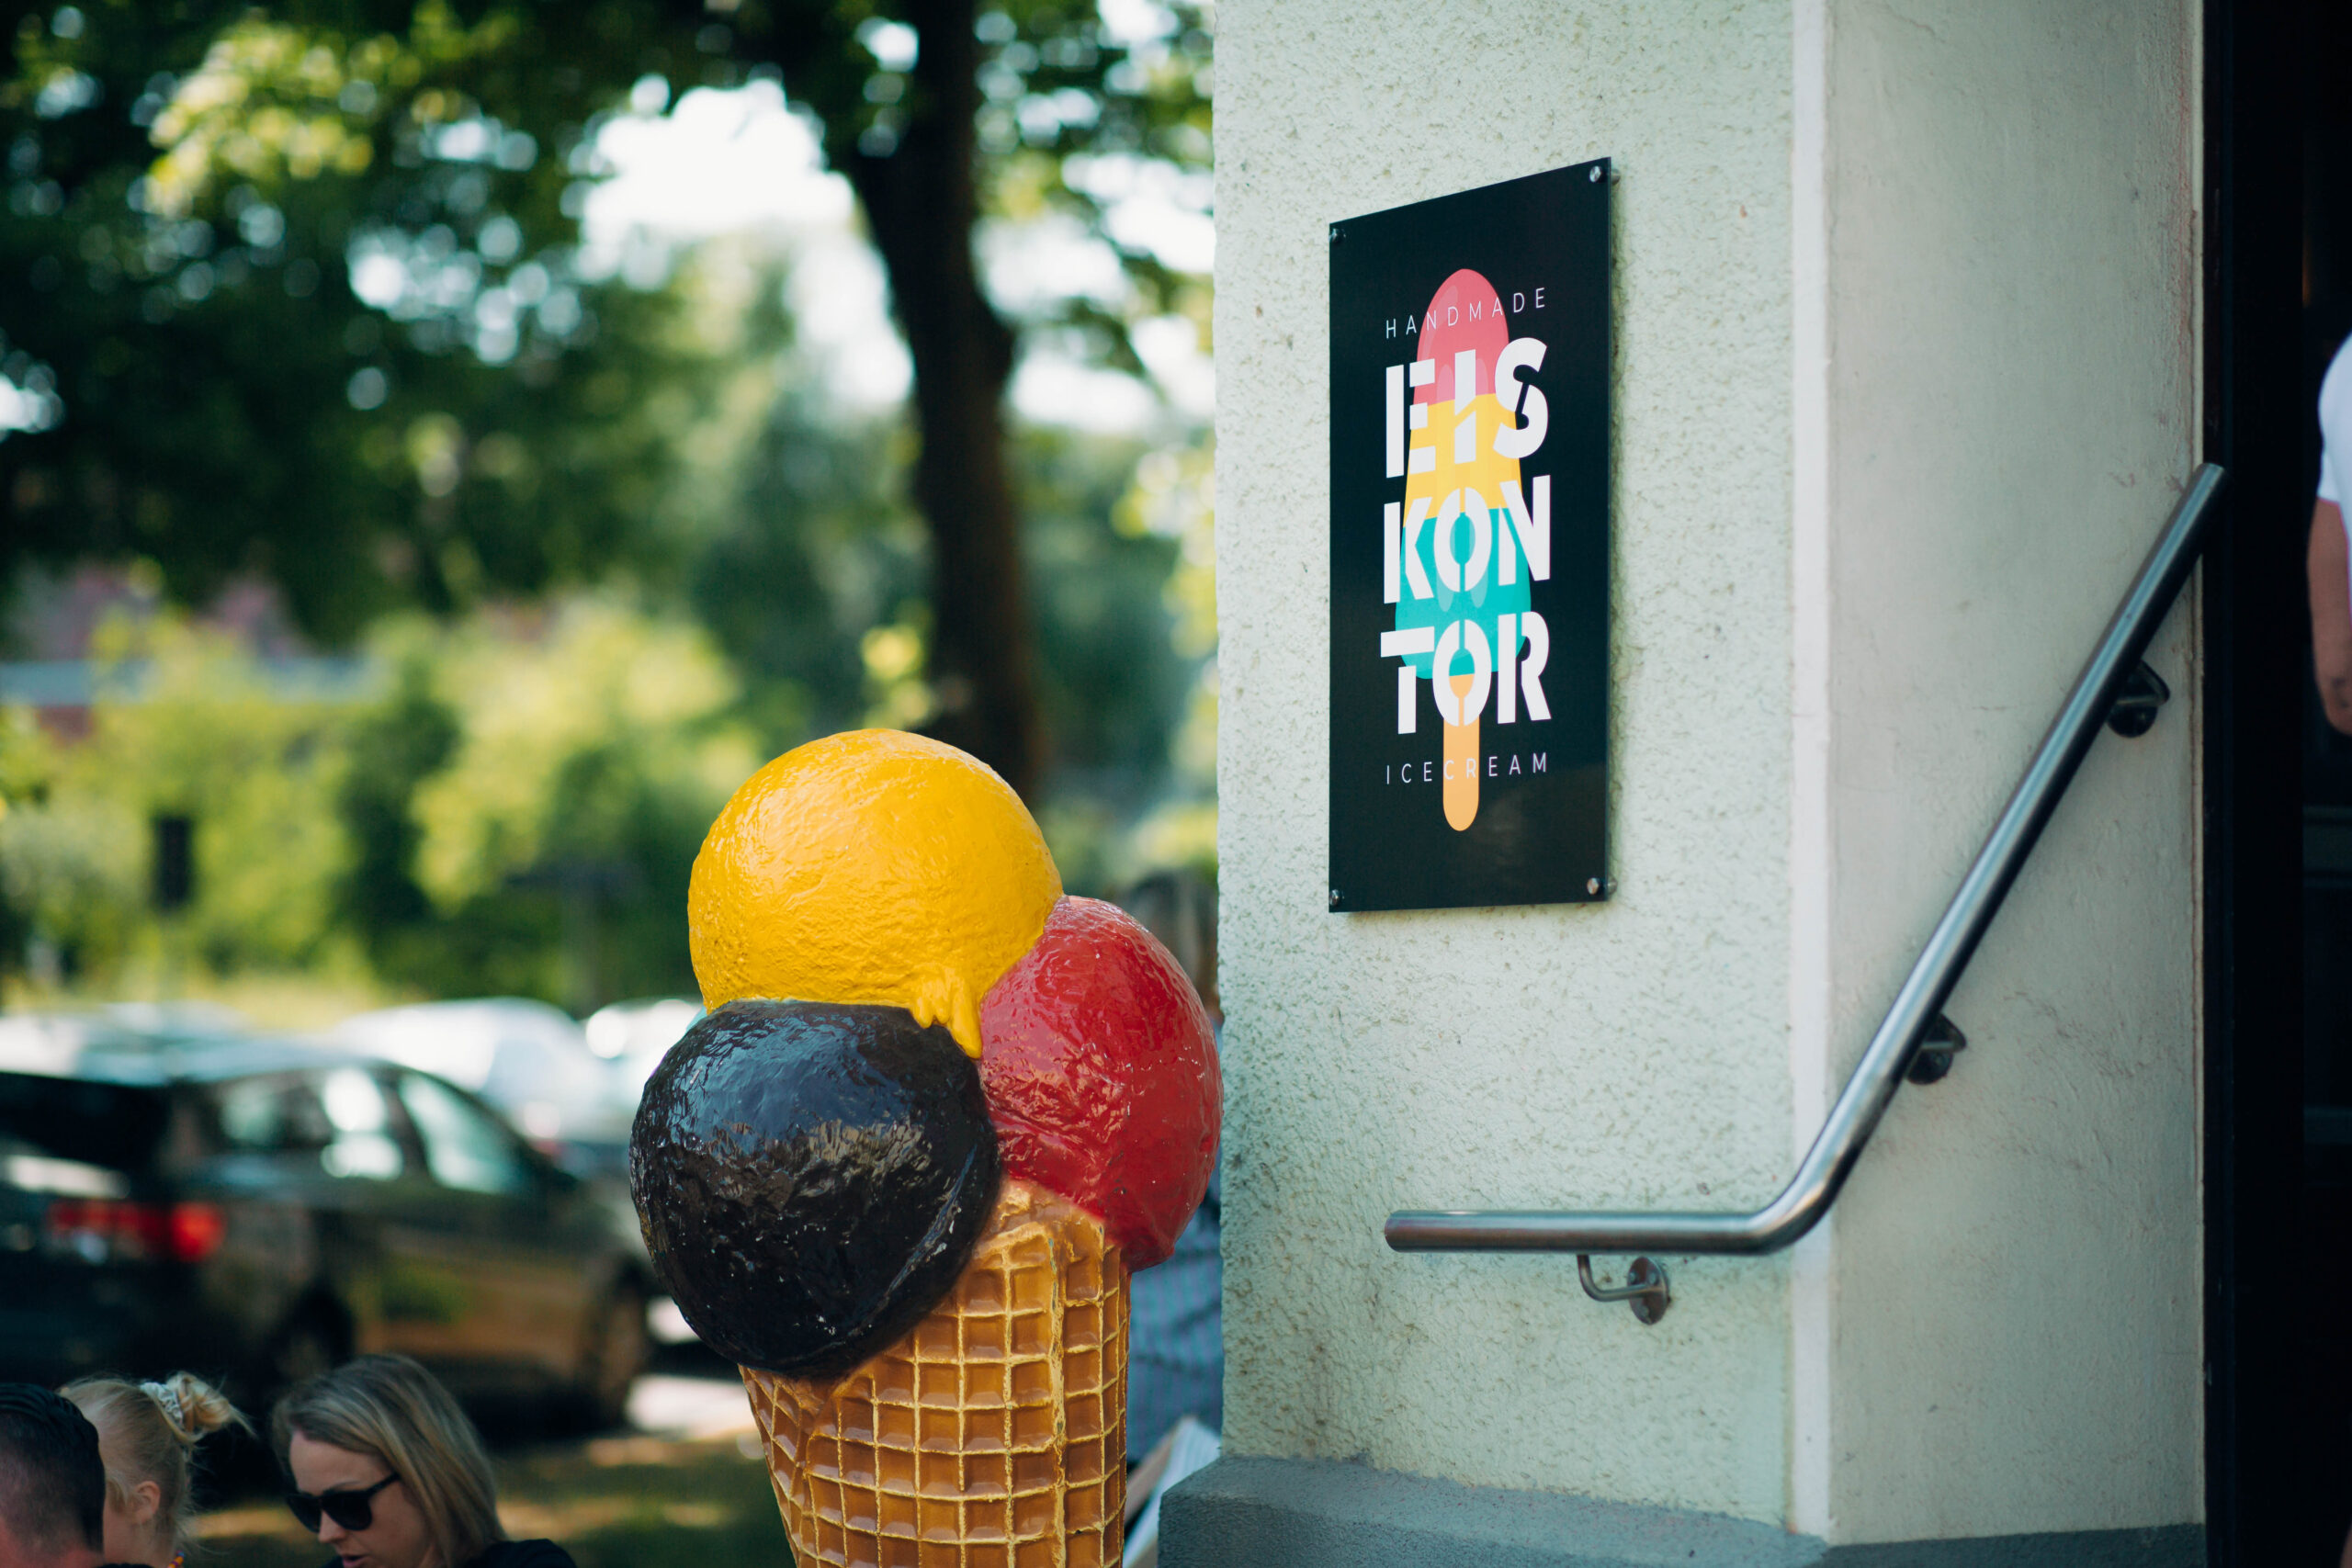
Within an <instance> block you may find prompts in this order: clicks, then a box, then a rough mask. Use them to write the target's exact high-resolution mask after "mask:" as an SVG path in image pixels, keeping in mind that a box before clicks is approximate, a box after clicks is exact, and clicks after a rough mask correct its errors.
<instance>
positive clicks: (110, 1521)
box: [58, 1372, 253, 1564]
mask: <svg viewBox="0 0 2352 1568" xmlns="http://www.w3.org/2000/svg"><path fill="white" fill-rule="evenodd" d="M58 1392H59V1393H62V1394H63V1395H64V1396H65V1397H66V1398H67V1399H69V1400H71V1401H73V1403H74V1404H75V1405H76V1406H78V1407H79V1408H80V1410H81V1412H82V1414H83V1415H85V1416H88V1417H89V1418H90V1425H91V1426H93V1427H96V1428H97V1429H98V1455H99V1457H100V1458H101V1459H102V1460H104V1461H106V1473H107V1516H106V1554H107V1562H148V1563H156V1564H161V1563H165V1562H170V1561H171V1560H172V1554H173V1553H174V1552H175V1551H182V1550H185V1549H186V1547H187V1542H188V1540H189V1537H190V1534H191V1532H192V1529H193V1528H194V1526H195V1523H196V1499H195V1496H194V1495H193V1494H194V1487H193V1486H192V1485H191V1483H192V1482H193V1481H194V1479H195V1470H196V1463H195V1461H196V1445H197V1444H198V1443H200V1442H202V1441H203V1440H204V1439H205V1438H208V1437H209V1436H211V1434H213V1433H215V1432H217V1431H219V1430H220V1428H221V1427H227V1426H231V1425H232V1424H233V1425H235V1426H239V1427H244V1428H245V1429H246V1430H247V1431H251V1430H252V1429H253V1427H252V1426H251V1424H250V1423H248V1422H247V1421H246V1420H245V1418H244V1417H243V1416H240V1415H239V1414H237V1407H236V1406H235V1405H233V1404H230V1403H229V1401H228V1400H227V1399H226V1398H225V1397H223V1396H222V1394H221V1393H220V1391H219V1390H217V1389H215V1388H213V1387H212V1386H211V1385H210V1384H209V1383H207V1382H204V1381H203V1380H202V1379H200V1378H197V1377H193V1376H191V1375H190V1374H188V1373H187V1372H174V1373H173V1374H172V1375H171V1376H170V1377H168V1378H165V1379H164V1381H163V1382H130V1381H129V1380H128V1379H125V1378H83V1379H81V1380H79V1381H78V1382H70V1383H67V1384H66V1385H65V1386H64V1387H63V1388H62V1389H60V1390H58Z"/></svg>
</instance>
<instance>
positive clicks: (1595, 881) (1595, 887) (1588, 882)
mask: <svg viewBox="0 0 2352 1568" xmlns="http://www.w3.org/2000/svg"><path fill="white" fill-rule="evenodd" d="M1584 890H1585V891H1586V892H1588V893H1591V894H1595V895H1598V894H1599V893H1600V878H1599V877H1597V876H1588V877H1586V878H1585V879H1584Z"/></svg>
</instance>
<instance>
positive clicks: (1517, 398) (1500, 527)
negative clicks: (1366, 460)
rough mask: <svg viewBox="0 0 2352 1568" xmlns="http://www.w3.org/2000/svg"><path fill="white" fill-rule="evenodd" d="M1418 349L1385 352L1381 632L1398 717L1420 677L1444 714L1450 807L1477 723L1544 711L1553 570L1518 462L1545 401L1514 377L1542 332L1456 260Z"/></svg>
mask: <svg viewBox="0 0 2352 1568" xmlns="http://www.w3.org/2000/svg"><path fill="white" fill-rule="evenodd" d="M1419 327H1420V330H1419V333H1418V342H1419V354H1418V356H1417V357H1415V358H1413V359H1410V360H1408V361H1406V362H1405V363H1403V364H1397V365H1390V366H1388V367H1385V389H1384V393H1385V395H1384V397H1383V400H1382V409H1383V413H1384V416H1385V426H1386V428H1385V432H1384V435H1385V439H1384V441H1383V443H1382V446H1383V448H1384V455H1385V466H1386V474H1385V478H1386V479H1388V480H1389V481H1390V482H1391V485H1392V487H1393V486H1394V484H1395V482H1396V481H1399V480H1401V481H1402V482H1403V493H1402V495H1401V496H1399V497H1398V498H1397V499H1395V500H1391V501H1387V502H1384V503H1383V506H1382V513H1381V530H1382V535H1381V538H1382V543H1381V592H1382V593H1383V596H1384V599H1385V603H1387V604H1390V605H1393V606H1394V607H1395V616H1394V620H1395V624H1394V626H1393V628H1392V629H1390V630H1386V631H1383V632H1382V633H1381V634H1380V653H1381V657H1382V658H1383V659H1394V660H1397V734H1399V735H1411V734H1413V733H1414V732H1415V731H1416V730H1417V729H1418V728H1419V716H1420V701H1419V697H1420V693H1419V683H1420V682H1423V681H1427V682H1430V697H1431V699H1432V700H1433V702H1434V704H1435V706H1436V708H1437V713H1438V718H1439V722H1440V723H1441V724H1442V726H1443V728H1444V732H1445V733H1444V738H1443V739H1444V743H1443V748H1442V750H1443V757H1444V790H1443V795H1442V804H1443V807H1444V810H1445V820H1446V822H1447V824H1448V825H1449V826H1451V827H1452V828H1453V829H1454V831H1456V832H1462V831H1464V830H1465V829H1468V828H1469V826H1470V825H1471V824H1472V823H1473V822H1475V821H1476V820H1477V818H1478V777H1479V773H1480V766H1479V759H1480V757H1481V756H1482V754H1483V753H1482V750H1481V747H1480V730H1481V727H1482V726H1483V725H1485V724H1486V723H1487V721H1488V716H1489V714H1491V716H1492V722H1493V723H1494V724H1495V725H1497V726H1498V727H1500V726H1508V725H1521V724H1546V723H1548V722H1549V721H1550V720H1551V717H1552V708H1551V704H1550V702H1549V700H1548V698H1547V697H1546V696H1545V694H1544V666H1545V665H1546V664H1547V663H1548V662H1549V660H1550V658H1551V631H1550V627H1549V626H1546V625H1545V623H1544V617H1543V616H1542V615H1539V614H1538V613H1537V612H1536V611H1535V609H1534V608H1533V606H1532V600H1531V595H1530V593H1529V585H1530V584H1531V583H1532V582H1544V581H1549V580H1550V578H1551V575H1552V479H1551V476H1550V475H1548V474H1534V475H1528V474H1523V473H1522V472H1521V460H1522V459H1525V458H1529V457H1533V456H1534V455H1535V454H1536V452H1537V450H1538V448H1540V447H1541V446H1543V445H1544V434H1545V432H1546V429H1547V426H1548V424H1549V410H1548V409H1547V407H1546V405H1545V402H1544V394H1543V392H1542V391H1540V390H1539V389H1536V388H1535V387H1533V386H1532V385H1530V384H1528V382H1527V380H1526V379H1525V378H1526V377H1528V376H1529V375H1530V374H1531V373H1532V372H1533V371H1536V370H1539V369H1541V368H1542V367H1543V365H1544V343H1543V341H1542V340H1541V339H1539V338H1535V337H1532V336H1521V337H1513V336H1512V335H1511V333H1510V327H1509V325H1508V324H1507V322H1506V318H1505V316H1504V313H1503V304H1502V298H1501V296H1500V294H1499V293H1498V291H1497V290H1496V288H1495V287H1494V286H1493V285H1492V284H1491V283H1489V282H1488V281H1487V279H1486V277H1484V276H1481V275H1480V274H1478V273H1476V272H1473V271H1471V270H1469V269H1467V268H1464V269H1463V270H1461V271H1458V272H1455V273H1454V274H1453V276H1450V277H1448V278H1447V279H1446V280H1445V281H1444V282H1443V283H1442V284H1440V285H1439V286H1438V290H1437V292H1436V293H1435V294H1434V295H1433V296H1431V297H1430V303H1429V309H1428V310H1427V312H1426V313H1425V314H1424V315H1423V316H1422V317H1421V321H1420V323H1419Z"/></svg>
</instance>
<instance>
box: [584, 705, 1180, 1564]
mask: <svg viewBox="0 0 2352 1568" xmlns="http://www.w3.org/2000/svg"><path fill="white" fill-rule="evenodd" d="M689 919H690V923H691V928H692V930H691V936H692V942H693V948H694V957H695V975H696V976H697V978H698V979H699V980H700V981H701V983H702V987H703V992H704V997H705V999H706V1001H707V1003H708V1004H709V1005H710V1007H711V1009H712V1010H711V1012H710V1014H709V1015H708V1016H707V1018H705V1019H704V1020H703V1021H702V1022H700V1023H698V1024H696V1025H695V1029H694V1030H693V1031H692V1032H689V1033H688V1035H687V1036H686V1038H685V1039H684V1040H682V1041H681V1042H680V1043H678V1045H677V1046H676V1047H675V1048H673V1050H672V1052H671V1053H670V1055H669V1056H668V1057H667V1058H666V1059H665V1060H664V1061H663V1063H662V1067H661V1069H660V1070H659V1071H658V1072H656V1074H655V1075H654V1077H653V1079H652V1081H651V1082H650V1084H649V1085H648V1086H647V1089H646V1095H645V1100H644V1103H643V1104H642V1105H641V1106H640V1107H639V1112H638V1120H637V1126H636V1130H635V1133H634V1135H633V1137H632V1139H631V1144H630V1155H629V1165H630V1179H631V1184H632V1186H633V1188H634V1189H635V1192H636V1197H637V1202H638V1212H639V1219H640V1221H641V1222H642V1224H643V1225H644V1228H645V1235H646V1244H647V1247H648V1248H649V1249H650V1251H651V1253H652V1256H653V1259H654V1265H655V1268H656V1269H658V1270H659V1271H660V1273H661V1274H662V1280H663V1281H664V1283H665V1284H666V1285H667V1286H668V1287H669V1289H670V1291H671V1293H672V1294H673V1297H674V1298H675V1299H676V1301H677V1303H678V1305H679V1307H680V1308H681V1310H682V1311H684V1314H685V1316H686V1319H687V1321H688V1322H689V1323H690V1324H692V1325H694V1327H695V1330H696V1331H697V1332H698V1333H700V1334H701V1336H702V1337H703V1338H704V1340H705V1341H706V1342H707V1343H708V1344H710V1345H711V1346H712V1347H713V1348H715V1349H717V1350H718V1351H719V1352H720V1353H721V1354H723V1355H727V1356H729V1357H732V1358H733V1359H736V1360H737V1361H738V1362H739V1363H741V1366H742V1370H743V1382H744V1387H745V1389H746V1390H747V1391H748V1393H749V1394H750V1396H751V1400H752V1413H753V1415H754V1416H756V1417H757V1418H758V1421H759V1425H760V1430H761V1433H762V1435H763V1438H764V1439H765V1441H766V1444H767V1452H768V1463H769V1473H770V1475H771V1477H772V1479H773V1480H774V1482H775V1493H776V1503H777V1506H778V1507H779V1509H780V1510H781V1512H782V1514H783V1516H784V1521H785V1528H786V1533H787V1534H788V1535H789V1537H790V1539H791V1542H792V1548H793V1551H794V1554H795V1556H796V1558H797V1561H799V1562H803V1563H809V1564H817V1563H825V1564H837V1565H841V1568H850V1565H854V1564H875V1565H886V1564H890V1565H894V1564H901V1563H903V1564H907V1565H908V1568H930V1565H932V1564H953V1565H955V1568H979V1565H981V1564H989V1565H1001V1568H1029V1565H1032V1564H1055V1565H1064V1564H1091V1565H1103V1564H1109V1563H1114V1562H1117V1561H1118V1559H1119V1554H1120V1534H1121V1520H1122V1503H1123V1491H1124V1481H1125V1416H1126V1359H1127V1354H1126V1349H1127V1347H1126V1327H1127V1275H1128V1271H1129V1270H1130V1269H1135V1268H1142V1267H1148V1266H1149V1265H1151V1264H1153V1263H1157V1262H1159V1260H1160V1259H1162V1258H1165V1257H1167V1255H1168V1251H1169V1249H1170V1247H1171V1246H1172V1245H1173V1243H1174V1240H1175V1237H1176V1235H1177V1233H1178V1232H1179V1231H1181V1230H1182V1228H1183V1226H1184V1224H1185V1222H1186V1221H1187V1220H1188V1219H1190V1217H1191V1215H1192V1212H1193V1208H1194V1207H1195V1206H1196V1205H1197V1204H1198V1203H1199V1201H1200V1199H1201V1195H1202V1192H1203V1190H1204V1189H1205V1187H1206V1184H1207V1180H1208V1175H1209V1168H1210V1165H1211V1162H1212V1161H1213V1160H1214V1158H1215V1154H1216V1134H1217V1105H1218V1080H1217V1070H1216V1052H1215V1049H1214V1046H1213V1044H1212V1043H1211V1040H1210V1036H1209V1032H1208V1021H1207V1018H1206V1015H1205V1014H1204V1012H1203V1010H1202V1009H1201V1004H1200V1000H1199V998H1197V997H1196V996H1195V995H1194V994H1193V990H1192V987H1191V984H1190V982H1188V981H1187V980H1186V979H1185V978H1184V976H1183V973H1182V970H1181V969H1179V968H1178V967H1177V965H1176V964H1175V961H1174V960H1173V959H1172V958H1170V956H1169V955H1168V953H1167V952H1166V951H1165V950H1164V949H1162V948H1161V947H1160V946H1159V944H1158V943H1157V942H1154V941H1153V940H1152V939H1151V937H1150V936H1149V935H1148V933H1146V932H1145V931H1143V929H1142V928H1141V927H1140V926H1138V925H1136V923H1135V922H1134V921H1133V920H1131V919H1127V917H1125V915H1123V914H1121V913H1120V912H1119V911H1118V910H1117V909H1115V908H1112V907H1111V906H1109V905H1105V904H1099V903H1096V902H1094V901H1093V900H1091V899H1084V898H1068V897H1062V895H1061V879H1060V877H1059V875H1058V874H1057V872H1056V871H1055V869H1054V865H1053V860H1052V857H1051V855H1050V854H1048V853H1047V852H1046V846H1045V842H1044V840H1043V839H1042V838H1040V837H1039V835H1038V833H1037V829H1036V826H1035V823H1034V822H1033V821H1032V820H1031V819H1030V818H1029V814H1028V813H1027V811H1026V810H1024V809H1023V807H1022V806H1021V803H1020V801H1019V799H1018V798H1017V797H1015V796H1014V795H1013V794H1012V791H1011V790H1009V789H1007V788H1006V787H1005V785H1004V784H1003V783H1002V782H1001V780H999V779H998V778H997V777H996V775H995V774H994V773H990V772H989V771H988V770H987V769H986V768H984V767H982V766H981V765H980V764H979V763H978V762H976V761H973V760H972V759H971V758H969V757H967V756H965V755H964V754H963V753H961V752H959V751H956V750H954V749H952V748H950V747H946V746H942V745H939V744H938V743H936V742H933V741H929V740H923V739H919V738H916V737H912V736H907V735H900V734H896V733H893V732H888V731H875V730H867V731H859V732H856V733H854V734H849V735H841V736H834V737H832V738H831V739H827V740H821V741H817V742H813V743H811V744H810V745H808V746H804V747H802V748H800V749H799V750H796V751H793V752H790V753H788V754H786V756H784V757H781V758H778V759H777V760H776V761H774V762H772V763H770V764H769V765H768V766H767V767H766V768H764V769H763V770H762V771H761V772H760V773H757V774H755V775H754V776H753V777H752V779H751V780H750V781H749V782H748V783H746V784H744V786H743V787H742V789H741V790H739V791H738V792H737V794H736V795H735V798H734V799H733V800H732V801H730V802H729V805H728V807H727V809H726V810H725V811H724V812H722V813H721V814H720V816H719V818H718V821H717V822H716V823H715V824H714V825H713V826H712V829H711V832H710V836H709V838H708V839H707V840H706V841H705V843H704V846H703V852H702V854H701V856H700V857H699V858H698V859H697V860H696V861H695V875H694V884H693V888H692V891H691V893H690V895H689Z"/></svg>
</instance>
